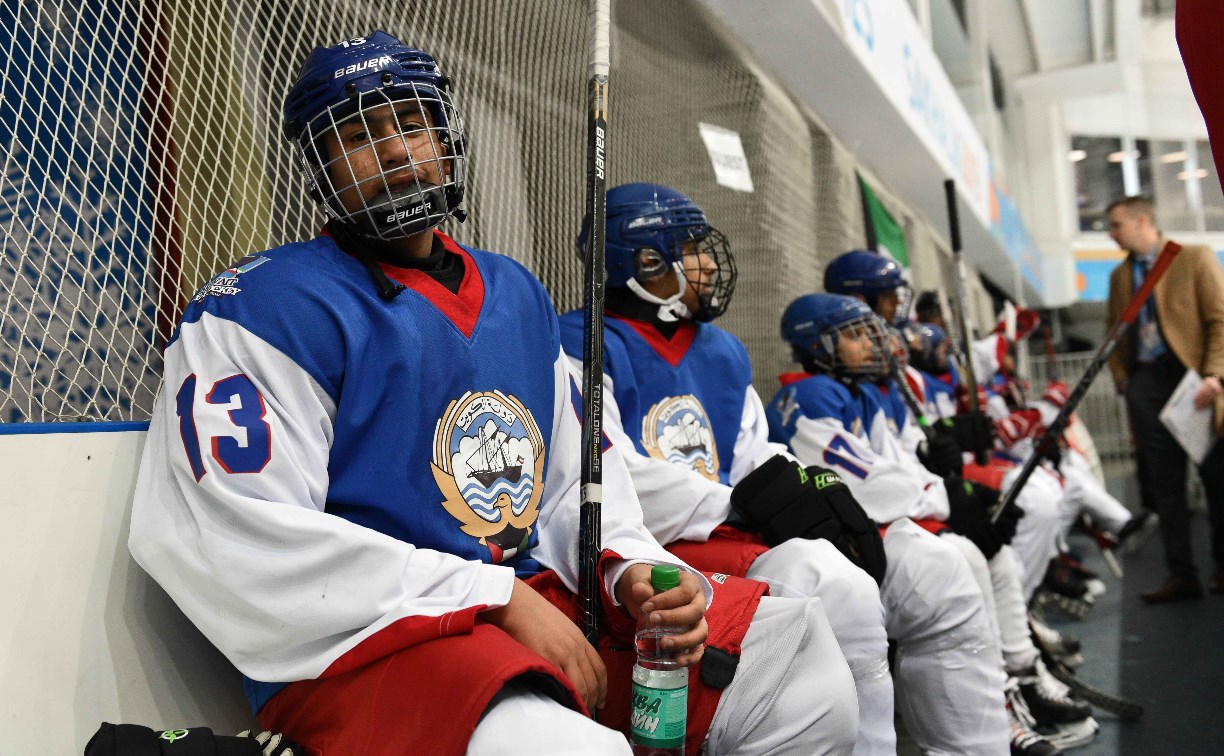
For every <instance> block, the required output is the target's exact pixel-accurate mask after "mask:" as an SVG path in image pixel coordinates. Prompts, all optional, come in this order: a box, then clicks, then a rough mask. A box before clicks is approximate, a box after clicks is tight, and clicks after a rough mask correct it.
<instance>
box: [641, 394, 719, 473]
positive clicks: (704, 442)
mask: <svg viewBox="0 0 1224 756" xmlns="http://www.w3.org/2000/svg"><path fill="white" fill-rule="evenodd" d="M642 446H643V448H645V449H646V452H647V453H648V454H649V455H650V456H652V457H655V458H656V459H662V460H665V461H667V462H671V463H673V464H679V465H687V466H688V467H691V468H693V469H694V470H696V471H697V472H699V473H701V474H702V475H704V476H705V477H707V478H709V479H710V480H718V449H717V448H716V447H715V444H714V429H713V428H712V427H711V425H710V418H709V416H708V415H706V411H705V408H704V407H702V406H701V402H700V401H698V400H697V397H695V396H693V395H692V394H685V395H684V396H669V397H667V398H666V399H664V400H662V401H660V402H659V403H657V404H655V405H654V406H653V407H651V408H650V411H649V412H647V413H646V417H644V418H642Z"/></svg>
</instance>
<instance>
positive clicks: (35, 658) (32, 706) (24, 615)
mask: <svg viewBox="0 0 1224 756" xmlns="http://www.w3.org/2000/svg"><path fill="white" fill-rule="evenodd" d="M33 427H37V428H42V429H46V428H48V427H49V426H46V425H42V426H33ZM99 427H106V426H105V425H99ZM144 439H145V432H144V431H124V432H97V433H93V432H90V433H16V434H0V516H2V518H3V519H2V522H0V597H2V600H3V604H2V607H3V608H2V609H0V754H6V755H7V754H34V753H39V754H42V753H46V754H74V753H75V754H79V753H82V752H83V751H84V748H85V743H86V742H87V741H88V740H89V737H90V736H91V735H92V734H93V733H94V732H95V731H96V730H97V728H98V725H99V724H100V723H101V722H103V721H107V722H115V723H119V722H125V723H130V724H142V725H147V726H150V727H153V728H155V729H159V728H163V727H167V728H168V727H191V726H201V725H202V726H207V727H211V728H213V730H214V732H217V733H218V734H234V733H237V732H238V731H239V730H242V729H244V728H246V727H251V726H254V725H255V721H254V718H253V717H252V716H251V715H250V713H249V710H248V708H247V705H246V700H245V697H244V696H243V694H242V681H241V677H240V676H239V674H238V672H237V671H236V670H235V669H234V668H233V667H232V666H231V665H230V664H229V662H227V661H226V660H225V658H224V657H223V656H221V654H220V653H219V652H218V651H217V650H216V649H215V648H213V646H212V645H211V644H210V643H209V642H208V641H207V640H206V639H205V638H204V637H203V636H202V635H200V633H199V632H198V631H196V629H195V628H194V627H193V626H192V625H191V623H190V622H189V621H188V620H187V618H186V617H184V616H183V614H182V613H181V612H180V611H179V610H178V608H177V607H176V606H175V605H174V604H173V603H172V602H171V601H170V598H169V597H168V596H166V594H165V593H164V592H163V591H162V590H161V589H160V588H159V587H158V586H157V585H156V584H154V583H153V581H152V580H151V579H150V578H149V577H148V576H147V575H146V574H145V573H144V571H143V570H141V569H140V567H139V566H138V565H137V564H136V563H135V562H134V561H133V560H132V558H131V557H130V556H129V555H128V550H127V532H128V520H129V517H130V513H131V500H132V489H133V487H134V485H135V481H136V468H137V465H138V464H139V461H140V453H141V449H142V448H143V446H144Z"/></svg>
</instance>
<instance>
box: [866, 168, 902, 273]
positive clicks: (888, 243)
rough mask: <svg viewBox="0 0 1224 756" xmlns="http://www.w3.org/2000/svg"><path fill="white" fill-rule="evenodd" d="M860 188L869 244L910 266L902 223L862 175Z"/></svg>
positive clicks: (877, 250)
mask: <svg viewBox="0 0 1224 756" xmlns="http://www.w3.org/2000/svg"><path fill="white" fill-rule="evenodd" d="M858 182H859V188H860V189H861V190H862V194H863V220H864V221H865V225H866V227H867V246H868V247H870V248H871V249H873V250H875V251H876V252H880V253H882V254H887V255H891V256H892V258H893V259H894V260H896V261H897V262H899V263H901V267H903V268H908V267H909V264H910V263H909V250H907V249H906V248H905V231H903V230H902V229H901V226H900V224H898V223H897V221H896V220H894V219H893V217H892V216H891V215H889V213H888V210H886V209H885V208H884V203H882V202H880V198H879V197H877V196H876V194H875V192H873V191H872V190H871V187H870V186H868V185H867V182H866V181H864V180H863V177H862V176H859V177H858Z"/></svg>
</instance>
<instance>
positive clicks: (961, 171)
mask: <svg viewBox="0 0 1224 756" xmlns="http://www.w3.org/2000/svg"><path fill="white" fill-rule="evenodd" d="M838 9H839V10H840V12H841V21H842V34H843V36H844V37H845V40H846V43H847V45H849V47H850V49H851V50H853V51H854V54H855V55H856V56H858V58H859V60H860V61H861V62H862V63H863V66H864V67H865V68H866V69H867V70H868V71H870V72H871V76H872V78H874V79H875V80H876V83H877V84H879V85H880V89H881V90H883V92H884V94H885V95H886V96H887V97H888V99H889V100H890V101H891V102H892V104H893V106H894V107H895V108H896V109H897V111H898V112H900V113H901V115H902V117H904V118H905V120H906V122H907V123H909V124H910V127H911V128H912V129H913V130H914V133H916V134H917V135H918V137H919V138H920V139H921V140H922V141H923V143H924V144H925V145H926V146H927V148H928V149H929V150H930V151H931V154H933V155H934V156H935V158H936V160H938V161H939V163H940V165H942V166H943V168H944V170H945V171H947V173H948V176H949V177H951V178H954V179H955V180H956V182H957V184H959V185H960V190H961V192H962V195H963V196H964V197H965V199H966V204H968V206H969V208H970V209H971V210H973V212H974V214H975V215H977V216H978V218H980V219H981V220H982V221H983V222H984V223H986V225H987V226H989V225H990V156H989V154H988V153H987V152H986V146H985V145H984V144H983V143H982V139H981V137H980V136H979V135H978V133H977V129H976V128H975V127H974V125H973V121H971V120H970V118H969V114H968V113H967V112H965V107H964V105H962V104H961V101H960V98H959V97H957V95H956V90H955V89H953V87H952V83H951V82H949V81H948V76H947V74H946V73H945V72H944V69H943V66H941V65H940V64H939V61H938V60H937V59H936V58H935V54H934V53H933V52H932V51H931V47H930V44H929V43H928V42H927V40H926V37H925V36H923V34H922V30H921V29H920V28H919V27H918V22H917V21H916V20H915V19H914V15H913V13H911V12H910V9H909V5H908V4H907V3H906V2H905V0H839V2H838ZM898 159H901V160H904V159H905V156H898ZM942 179H943V177H940V176H932V177H931V190H932V191H938V190H939V186H940V184H942Z"/></svg>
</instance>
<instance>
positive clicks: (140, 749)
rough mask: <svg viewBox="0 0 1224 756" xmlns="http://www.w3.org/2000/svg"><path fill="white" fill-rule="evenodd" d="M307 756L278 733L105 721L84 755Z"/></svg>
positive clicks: (302, 750)
mask: <svg viewBox="0 0 1224 756" xmlns="http://www.w3.org/2000/svg"><path fill="white" fill-rule="evenodd" d="M295 754H296V756H305V754H306V750H305V749H303V748H302V747H301V746H299V745H297V744H296V743H293V742H291V741H289V740H288V739H286V738H284V737H282V736H281V735H279V734H273V733H270V732H264V733H260V734H259V735H258V736H257V737H254V738H252V737H250V736H249V732H244V733H241V734H239V735H214V734H213V732H212V730H211V729H209V728H207V727H191V728H186V727H181V728H177V729H170V730H153V729H151V728H148V727H145V726H144V725H134V724H118V725H116V724H111V723H109V722H103V723H102V726H101V727H99V728H98V731H97V732H96V733H94V736H93V737H92V738H90V739H89V743H88V744H86V746H85V756H112V755H113V756H294V755H295Z"/></svg>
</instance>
